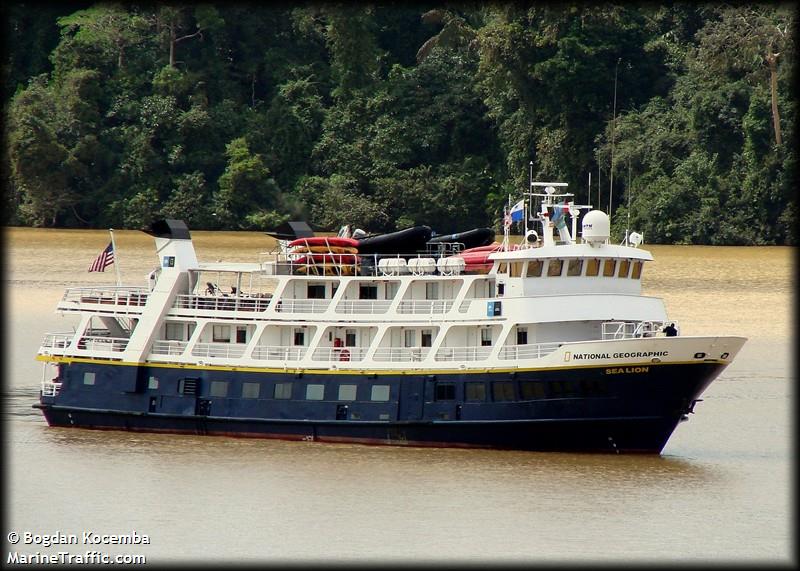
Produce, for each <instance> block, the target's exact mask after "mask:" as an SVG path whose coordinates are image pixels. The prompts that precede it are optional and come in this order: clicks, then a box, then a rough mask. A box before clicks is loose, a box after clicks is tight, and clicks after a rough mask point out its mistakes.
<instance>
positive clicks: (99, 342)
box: [78, 335, 130, 352]
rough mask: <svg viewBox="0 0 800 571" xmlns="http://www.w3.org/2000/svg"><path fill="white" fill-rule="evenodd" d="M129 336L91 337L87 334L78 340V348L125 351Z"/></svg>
mask: <svg viewBox="0 0 800 571" xmlns="http://www.w3.org/2000/svg"><path fill="white" fill-rule="evenodd" d="M128 341H130V339H128V338H127V337H104V336H101V337H91V336H88V335H85V336H83V337H81V338H80V340H79V341H78V349H86V350H87V351H99V352H110V351H115V352H117V351H124V350H125V348H126V347H127V346H128Z"/></svg>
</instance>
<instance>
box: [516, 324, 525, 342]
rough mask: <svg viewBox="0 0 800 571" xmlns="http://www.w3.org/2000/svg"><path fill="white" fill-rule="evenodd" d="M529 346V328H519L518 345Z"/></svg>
mask: <svg viewBox="0 0 800 571" xmlns="http://www.w3.org/2000/svg"><path fill="white" fill-rule="evenodd" d="M527 344H528V328H527V327H517V345H527Z"/></svg>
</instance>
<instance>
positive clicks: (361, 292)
mask: <svg viewBox="0 0 800 571" xmlns="http://www.w3.org/2000/svg"><path fill="white" fill-rule="evenodd" d="M358 299H378V286H376V285H362V286H360V287H359V288H358Z"/></svg>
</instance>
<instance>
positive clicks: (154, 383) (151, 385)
mask: <svg viewBox="0 0 800 571" xmlns="http://www.w3.org/2000/svg"><path fill="white" fill-rule="evenodd" d="M147 388H148V389H152V390H155V389H157V388H158V379H157V378H155V377H150V379H148V381H147Z"/></svg>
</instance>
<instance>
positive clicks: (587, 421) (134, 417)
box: [35, 362, 724, 453]
mask: <svg viewBox="0 0 800 571" xmlns="http://www.w3.org/2000/svg"><path fill="white" fill-rule="evenodd" d="M723 367H724V366H723V365H721V364H718V363H709V362H704V363H692V364H677V365H648V366H637V367H622V368H602V367H599V368H598V367H593V368H575V369H560V370H526V371H506V372H491V373H487V372H459V373H442V372H441V371H437V372H436V374H429V375H411V374H405V375H402V374H398V375H395V374H375V373H371V374H370V373H366V374H348V373H343V372H339V373H334V372H325V373H323V372H320V373H309V372H292V371H286V372H284V371H280V372H278V371H259V372H254V371H234V370H223V369H221V368H207V369H189V368H183V367H155V366H152V367H151V366H147V367H145V366H138V367H137V366H124V365H113V364H109V363H97V362H85V363H70V364H62V365H61V366H60V375H59V378H60V380H61V381H62V383H63V384H62V387H61V390H60V392H59V394H58V395H57V396H54V397H50V396H43V397H42V398H41V402H40V404H37V405H35V406H36V407H37V408H41V409H42V411H43V413H44V415H45V418H46V419H47V422H48V423H49V424H50V425H53V426H68V427H79V428H98V429H116V430H133V431H149V432H175V433H185V434H203V435H206V434H208V435H227V436H246V437H263V438H280V439H290V440H309V441H322V442H355V443H364V444H389V445H414V446H455V447H482V448H500V449H520V450H543V451H544V450H562V451H592V452H645V453H659V452H660V451H661V450H662V449H663V447H664V445H665V444H666V442H667V440H668V439H669V437H670V435H671V434H672V432H673V430H674V429H675V427H676V426H677V424H678V423H679V422H680V421H681V420H683V419H685V418H686V415H687V414H688V413H689V412H691V411H692V408H693V406H694V403H695V401H696V400H697V399H698V397H699V395H700V394H701V393H702V391H703V390H704V389H705V388H706V386H708V384H709V383H710V382H711V381H712V380H713V379H714V378H715V377H716V376H717V375H718V374H719V371H720V370H721V369H722V368H723ZM87 379H89V380H90V381H91V382H87ZM342 387H344V388H342ZM348 387H354V388H352V389H350V388H348Z"/></svg>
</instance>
